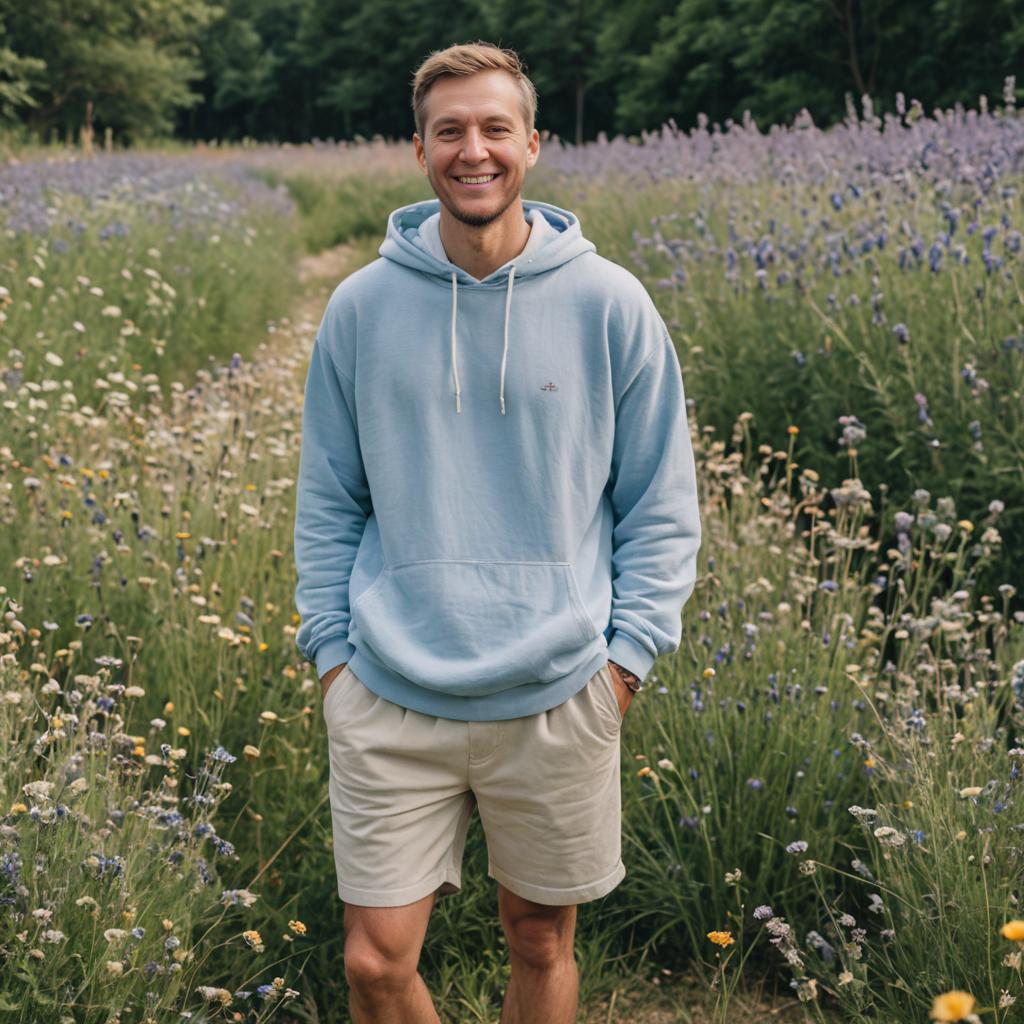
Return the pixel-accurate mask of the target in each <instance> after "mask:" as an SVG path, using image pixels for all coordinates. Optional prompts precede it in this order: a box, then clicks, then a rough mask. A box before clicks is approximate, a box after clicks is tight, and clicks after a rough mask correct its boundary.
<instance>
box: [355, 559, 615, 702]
mask: <svg viewBox="0 0 1024 1024" xmlns="http://www.w3.org/2000/svg"><path fill="white" fill-rule="evenodd" d="M352 619H353V622H354V624H355V626H356V628H357V630H358V637H359V642H360V643H363V644H365V645H367V646H368V647H369V648H370V650H371V652H372V654H373V656H374V657H375V658H376V659H377V660H378V661H380V662H381V663H382V664H383V665H386V666H387V667H388V668H389V669H391V670H392V671H393V672H397V673H398V674H399V675H402V676H404V677H405V678H406V679H409V680H410V681H412V682H414V683H417V684H418V685H420V686H423V687H426V688H428V689H435V690H442V691H445V692H448V693H454V694H459V695H464V696H483V695H485V694H488V693H495V692H497V691H499V690H503V689H507V688H508V687H510V686H516V685H518V684H520V683H538V682H550V681H551V680H553V679H558V678H560V677H561V676H564V675H567V674H568V673H570V672H572V671H573V669H575V668H577V667H578V666H579V664H580V661H581V660H583V659H584V658H585V657H586V656H588V655H589V652H587V651H585V650H584V648H585V647H586V645H587V644H589V643H590V641H592V640H594V639H595V638H596V637H597V636H598V635H599V633H600V630H599V629H598V628H597V626H596V625H595V624H594V622H593V620H592V619H591V618H590V616H589V614H588V613H587V611H586V609H585V607H584V605H583V600H582V598H581V596H580V592H579V585H578V583H577V580H576V575H575V573H574V572H573V568H572V566H571V565H570V564H569V563H567V562H496V561H495V562H491V561H472V560H463V561H447V560H446V561H422V562H406V563H403V564H400V565H396V566H392V567H387V568H385V569H384V571H383V572H382V573H381V574H380V576H378V578H377V579H376V580H375V581H374V583H373V584H372V585H371V586H370V587H369V588H368V589H367V590H365V591H364V592H363V593H362V594H360V595H359V596H358V597H357V598H356V600H355V601H354V602H353V604H352Z"/></svg>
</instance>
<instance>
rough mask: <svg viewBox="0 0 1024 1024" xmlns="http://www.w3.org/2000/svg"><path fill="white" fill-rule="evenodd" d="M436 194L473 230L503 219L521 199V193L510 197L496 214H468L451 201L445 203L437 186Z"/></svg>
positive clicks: (448, 209) (448, 208) (443, 203)
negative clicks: (517, 200) (506, 212)
mask: <svg viewBox="0 0 1024 1024" xmlns="http://www.w3.org/2000/svg"><path fill="white" fill-rule="evenodd" d="M431 184H432V185H433V184H434V183H433V181H431ZM434 194H435V195H436V196H437V197H438V199H439V200H440V201H441V204H442V205H443V206H444V208H445V209H446V210H447V211H448V212H449V213H450V214H451V215H452V216H453V217H454V218H455V219H456V220H457V221H459V222H460V223H461V224H465V225H466V226H467V227H471V228H482V227H486V225H488V224H492V223H494V221H496V220H498V219H499V218H500V217H502V216H503V215H504V214H505V211H506V210H508V208H509V207H510V206H511V205H512V204H513V203H514V202H515V201H516V199H518V198H519V196H520V194H521V193H520V192H516V193H515V195H513V196H511V197H509V199H508V201H507V202H506V203H505V204H504V205H503V206H501V207H500V209H498V210H497V211H495V212H494V213H466V211H465V210H460V209H459V207H458V206H457V205H456V204H455V203H454V202H452V201H451V200H449V202H445V201H444V200H443V199H441V193H440V192H439V191H438V189H437V187H436V186H435V187H434Z"/></svg>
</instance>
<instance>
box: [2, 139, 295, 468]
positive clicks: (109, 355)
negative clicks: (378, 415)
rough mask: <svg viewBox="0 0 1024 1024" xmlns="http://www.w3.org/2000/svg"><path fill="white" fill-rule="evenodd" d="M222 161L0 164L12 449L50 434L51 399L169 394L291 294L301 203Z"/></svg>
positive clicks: (98, 404)
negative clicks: (296, 206)
mask: <svg viewBox="0 0 1024 1024" xmlns="http://www.w3.org/2000/svg"><path fill="white" fill-rule="evenodd" d="M220 170H221V173H222V175H223V176H220V177H218V176H217V175H216V174H214V173H213V171H214V169H213V168H205V169H204V167H203V163H202V161H197V160H195V159H192V160H183V159H167V160H161V159H159V158H156V157H128V156H111V157H98V158H95V159H93V160H80V161H64V162H60V163H55V164H52V165H48V166H46V167H45V168H40V167H38V166H31V165H15V166H8V167H5V168H2V169H0V193H2V194H3V195H4V199H5V204H4V206H5V209H4V214H3V216H2V217H0V232H2V235H0V252H2V253H3V256H4V265H3V273H2V275H0V338H3V340H4V341H5V342H6V345H4V346H3V348H2V349H0V397H2V399H3V402H4V407H5V409H6V411H7V416H8V420H9V422H10V423H11V429H10V430H8V431H5V437H6V438H8V439H10V442H11V443H12V450H14V451H15V453H16V454H17V456H18V457H19V458H28V457H29V455H30V453H31V452H32V451H33V450H36V449H37V448H38V446H39V445H40V444H42V445H44V446H45V445H47V444H49V443H51V441H50V440H49V437H48V435H49V431H50V415H48V414H47V412H48V410H51V408H52V407H53V406H59V408H60V409H61V410H62V411H64V412H74V411H79V410H80V411H81V414H82V415H83V416H86V417H88V416H90V415H92V414H94V413H96V412H98V413H100V414H101V415H102V414H104V413H105V412H106V411H107V410H108V409H109V408H110V407H124V406H130V405H132V404H133V403H134V402H136V401H141V402H143V403H160V402H162V401H164V400H165V396H166V389H167V388H168V387H169V386H170V385H171V384H172V382H178V383H179V384H181V385H182V386H184V383H191V382H192V380H193V378H194V376H195V373H196V372H197V370H199V369H202V368H205V367H208V366H209V365H210V363H211V361H226V360H227V359H229V358H230V357H231V355H232V353H233V352H235V351H241V352H242V353H243V354H245V355H249V354H250V353H251V344H247V343H246V342H245V338H247V337H258V336H259V335H260V334H262V332H263V329H264V327H265V324H266V321H267V319H268V318H270V317H271V316H272V314H274V313H275V312H276V311H277V310H280V309H282V308H285V307H286V305H287V303H288V301H289V300H290V298H291V293H292V291H293V290H294V287H295V277H294V270H293V267H294V258H295V255H297V242H298V238H297V231H296V230H295V225H294V221H293V217H292V213H293V207H292V204H291V202H290V200H288V198H287V196H285V195H283V194H281V193H279V192H277V191H274V190H271V189H268V188H267V187H266V186H265V185H263V184H262V183H259V182H257V181H255V180H253V179H252V178H251V177H250V176H247V175H246V174H245V172H244V169H243V168H239V167H236V168H235V169H234V172H233V174H227V173H226V172H224V171H223V169H220ZM11 421H13V422H11Z"/></svg>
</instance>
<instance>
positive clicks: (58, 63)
mask: <svg viewBox="0 0 1024 1024" xmlns="http://www.w3.org/2000/svg"><path fill="white" fill-rule="evenodd" d="M218 13H219V9H218V8H217V7H215V6H213V5H212V4H211V3H210V2H209V0H149V2H147V3H145V4H124V3H121V2H120V0H75V2H74V3H71V2H68V0H38V2H35V3H32V4H24V3H19V2H17V0H0V22H3V23H4V24H5V25H6V27H7V34H8V37H9V42H10V45H11V47H12V49H13V51H14V52H15V53H17V54H18V55H19V56H20V57H21V58H22V59H27V58H31V59H33V60H35V61H42V62H43V64H44V65H45V74H44V75H41V76H38V77H37V79H36V80H35V81H33V82H32V84H31V89H30V96H31V110H30V111H29V112H28V114H27V120H28V123H29V124H30V125H31V126H32V128H33V129H34V130H36V131H38V132H40V133H45V132H47V131H50V130H51V129H62V130H64V131H67V132H73V131H77V130H78V128H79V127H80V126H82V125H84V124H86V123H87V122H88V105H89V104H90V103H91V104H92V119H93V121H94V123H95V124H96V125H97V126H98V127H101V128H103V127H107V126H109V127H112V128H113V129H114V130H115V131H117V132H119V133H122V132H123V133H124V134H126V135H127V136H128V137H129V138H133V139H139V138H144V137H147V136H152V135H158V134H161V133H165V132H167V131H169V130H170V129H171V128H172V127H173V123H174V121H173V118H174V115H175V113H176V112H177V111H178V110H181V109H183V108H187V107H189V106H191V105H192V104H194V103H196V102H197V101H198V100H199V99H200V96H199V94H198V93H196V92H194V91H192V89H191V88H190V87H189V86H190V83H191V82H192V81H194V80H195V79H197V78H198V77H200V76H201V72H200V70H199V66H198V62H197V59H196V58H197V53H198V50H197V42H198V40H199V38H200V37H201V36H202V34H203V33H204V32H205V31H206V30H207V29H208V27H209V26H210V25H211V23H212V22H213V21H214V19H215V18H216V16H217V14H218ZM38 67H39V65H35V68H36V70H38Z"/></svg>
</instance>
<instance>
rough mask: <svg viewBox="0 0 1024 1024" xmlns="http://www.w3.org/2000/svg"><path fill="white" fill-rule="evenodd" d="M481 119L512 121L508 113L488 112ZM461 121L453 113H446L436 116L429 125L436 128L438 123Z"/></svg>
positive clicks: (458, 122)
mask: <svg viewBox="0 0 1024 1024" xmlns="http://www.w3.org/2000/svg"><path fill="white" fill-rule="evenodd" d="M482 120H484V121H508V122H511V121H512V117H511V115H509V114H488V115H487V116H486V117H484V118H482ZM461 122H462V118H461V117H455V116H454V115H453V114H448V115H446V116H445V117H438V118H436V119H435V120H434V122H433V124H432V125H431V127H433V128H437V127H438V126H439V125H442V124H461Z"/></svg>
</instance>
